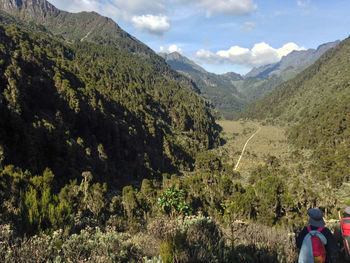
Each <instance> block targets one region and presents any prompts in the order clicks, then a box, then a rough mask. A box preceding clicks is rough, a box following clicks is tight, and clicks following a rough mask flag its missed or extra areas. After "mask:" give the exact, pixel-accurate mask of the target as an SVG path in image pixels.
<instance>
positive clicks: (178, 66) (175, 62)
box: [158, 51, 208, 73]
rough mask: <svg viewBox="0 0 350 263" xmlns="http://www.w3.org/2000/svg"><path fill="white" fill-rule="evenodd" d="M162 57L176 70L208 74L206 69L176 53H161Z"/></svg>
mask: <svg viewBox="0 0 350 263" xmlns="http://www.w3.org/2000/svg"><path fill="white" fill-rule="evenodd" d="M158 55H160V56H161V57H162V58H164V59H165V61H166V62H167V63H168V64H169V65H170V66H171V67H172V68H173V69H175V70H179V71H185V72H187V71H190V72H200V73H208V72H207V71H206V70H205V69H204V68H202V67H201V66H199V65H197V64H196V63H194V62H193V61H192V60H190V59H188V58H187V57H185V56H184V55H182V54H180V53H179V52H177V51H175V52H172V53H166V52H161V53H159V54H158Z"/></svg>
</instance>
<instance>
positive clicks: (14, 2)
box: [0, 0, 60, 19]
mask: <svg viewBox="0 0 350 263" xmlns="http://www.w3.org/2000/svg"><path fill="white" fill-rule="evenodd" d="M0 9H2V10H4V11H6V12H8V13H10V14H12V15H16V16H20V17H23V18H29V19H42V18H44V17H46V16H47V15H49V16H57V15H58V14H59V13H60V11H59V10H58V9H57V8H56V7H55V6H53V5H52V4H50V3H49V2H48V1H46V0H0Z"/></svg>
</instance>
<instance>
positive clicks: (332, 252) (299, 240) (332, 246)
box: [296, 225, 339, 262]
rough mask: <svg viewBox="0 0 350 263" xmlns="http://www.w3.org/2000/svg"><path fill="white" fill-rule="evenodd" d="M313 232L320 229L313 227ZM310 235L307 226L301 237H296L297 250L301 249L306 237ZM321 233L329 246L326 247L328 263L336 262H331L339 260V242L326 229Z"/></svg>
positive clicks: (300, 234)
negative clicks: (335, 259)
mask: <svg viewBox="0 0 350 263" xmlns="http://www.w3.org/2000/svg"><path fill="white" fill-rule="evenodd" d="M310 227H311V230H317V229H318V227H315V226H313V225H311V226H310ZM308 233H309V231H308V230H307V227H306V226H305V227H304V229H303V230H302V231H301V232H300V233H299V235H298V236H297V237H296V244H297V248H299V249H300V248H301V245H302V244H303V240H304V238H305V236H306V235H307V234H308ZM321 233H322V234H323V235H324V236H325V238H326V239H327V245H326V246H325V248H326V252H327V256H326V262H336V261H334V260H332V261H331V258H333V259H334V258H337V257H338V252H339V246H338V243H337V241H336V240H335V238H334V236H333V235H332V233H331V231H330V230H329V229H328V228H327V227H325V228H324V229H323V230H322V231H321Z"/></svg>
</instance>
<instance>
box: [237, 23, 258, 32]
mask: <svg viewBox="0 0 350 263" xmlns="http://www.w3.org/2000/svg"><path fill="white" fill-rule="evenodd" d="M240 29H241V31H253V30H254V29H255V23H253V22H245V23H244V24H243V25H241V27H240Z"/></svg>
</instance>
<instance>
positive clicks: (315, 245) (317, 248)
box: [307, 225, 326, 263]
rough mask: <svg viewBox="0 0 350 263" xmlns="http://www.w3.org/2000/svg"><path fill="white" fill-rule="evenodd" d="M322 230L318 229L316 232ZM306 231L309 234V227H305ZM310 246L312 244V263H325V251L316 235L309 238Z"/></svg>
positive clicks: (321, 228)
mask: <svg viewBox="0 0 350 263" xmlns="http://www.w3.org/2000/svg"><path fill="white" fill-rule="evenodd" d="M323 229H324V226H323V227H320V228H318V229H317V230H316V231H317V232H320V233H321V231H322V230H323ZM307 230H308V231H309V233H310V232H311V227H310V225H308V226H307ZM321 235H322V234H321ZM311 244H312V253H313V255H314V262H315V263H323V262H325V261H326V249H325V247H324V244H323V243H322V241H321V239H320V238H319V237H318V236H317V235H312V236H311Z"/></svg>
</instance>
